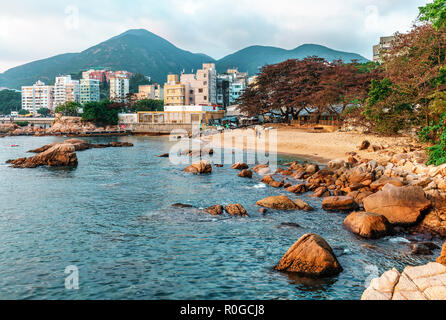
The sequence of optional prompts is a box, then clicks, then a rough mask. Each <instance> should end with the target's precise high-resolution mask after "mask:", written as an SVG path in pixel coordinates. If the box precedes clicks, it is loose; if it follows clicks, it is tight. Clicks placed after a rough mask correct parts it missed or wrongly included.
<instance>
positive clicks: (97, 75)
mask: <svg viewBox="0 0 446 320" xmlns="http://www.w3.org/2000/svg"><path fill="white" fill-rule="evenodd" d="M132 76H133V74H132V73H131V72H129V71H125V70H118V71H112V70H111V69H110V68H104V67H98V68H91V69H88V70H85V71H83V72H82V78H83V79H93V80H99V82H100V83H102V82H104V81H106V82H107V83H109V82H110V79H111V78H113V77H123V78H128V79H130V78H131V77H132Z"/></svg>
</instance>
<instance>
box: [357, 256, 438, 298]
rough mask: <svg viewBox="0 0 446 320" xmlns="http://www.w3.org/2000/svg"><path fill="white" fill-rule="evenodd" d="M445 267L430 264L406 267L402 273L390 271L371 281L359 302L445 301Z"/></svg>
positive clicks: (433, 263) (394, 270) (434, 263)
mask: <svg viewBox="0 0 446 320" xmlns="http://www.w3.org/2000/svg"><path fill="white" fill-rule="evenodd" d="M445 299H446V266H444V265H442V264H439V263H436V262H431V263H428V264H426V265H424V266H418V267H406V268H405V269H404V271H403V273H401V274H400V273H399V272H398V270H396V269H392V270H389V271H387V272H385V273H384V274H383V275H382V276H381V277H380V278H376V279H373V280H372V281H371V283H370V286H369V287H368V288H367V290H365V291H364V293H363V294H362V298H361V300H445Z"/></svg>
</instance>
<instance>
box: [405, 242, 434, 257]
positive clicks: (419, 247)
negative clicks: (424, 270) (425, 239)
mask: <svg viewBox="0 0 446 320" xmlns="http://www.w3.org/2000/svg"><path fill="white" fill-rule="evenodd" d="M410 248H411V249H412V254H414V255H432V251H431V250H430V249H429V248H428V247H427V246H425V245H424V244H422V243H412V244H411V245H410Z"/></svg>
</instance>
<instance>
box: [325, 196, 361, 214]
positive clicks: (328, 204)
mask: <svg viewBox="0 0 446 320" xmlns="http://www.w3.org/2000/svg"><path fill="white" fill-rule="evenodd" d="M357 208H358V204H357V203H356V202H355V200H354V199H353V198H352V197H349V196H334V197H327V198H324V201H323V202H322V209H324V210H327V211H353V210H356V209H357Z"/></svg>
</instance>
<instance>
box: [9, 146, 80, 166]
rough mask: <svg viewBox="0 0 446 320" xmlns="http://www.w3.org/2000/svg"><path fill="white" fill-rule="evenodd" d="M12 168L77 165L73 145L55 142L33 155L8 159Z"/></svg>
mask: <svg viewBox="0 0 446 320" xmlns="http://www.w3.org/2000/svg"><path fill="white" fill-rule="evenodd" d="M7 163H10V164H11V166H12V167H14V168H35V167H39V166H50V167H74V166H77V156H76V152H75V147H74V146H73V145H72V144H63V143H62V144H56V145H54V146H52V147H50V148H49V149H47V150H46V151H43V152H41V153H39V154H37V155H35V156H33V157H29V158H20V159H16V160H9V161H7Z"/></svg>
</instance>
